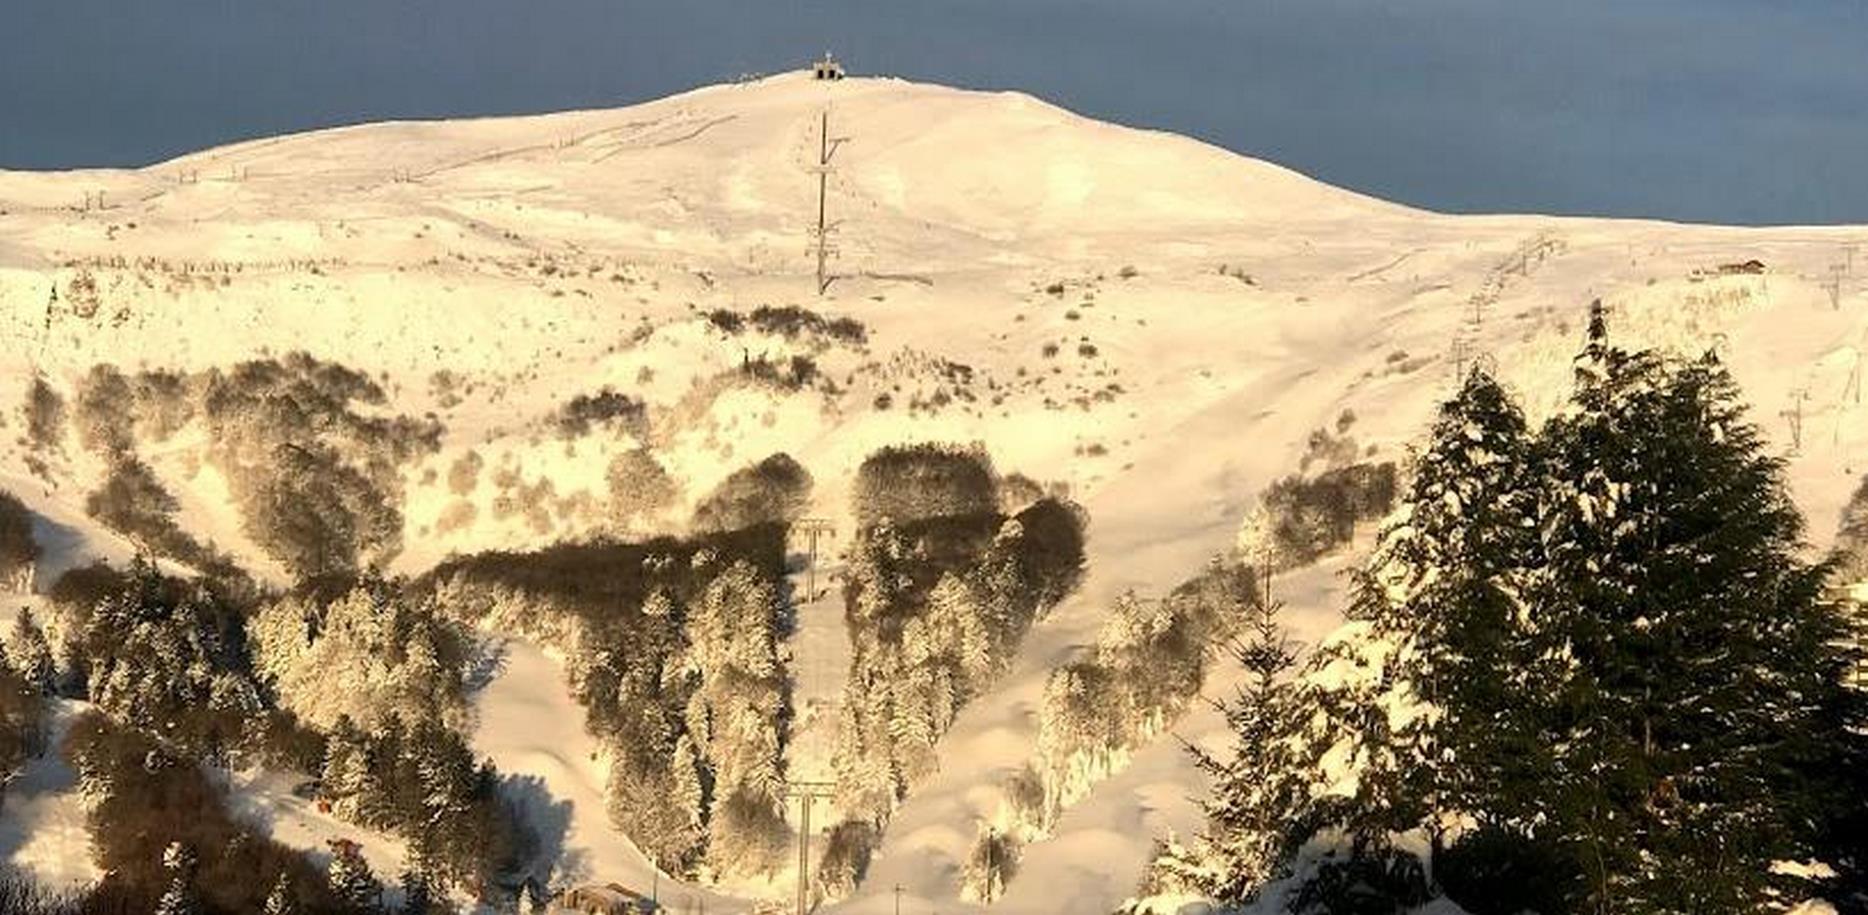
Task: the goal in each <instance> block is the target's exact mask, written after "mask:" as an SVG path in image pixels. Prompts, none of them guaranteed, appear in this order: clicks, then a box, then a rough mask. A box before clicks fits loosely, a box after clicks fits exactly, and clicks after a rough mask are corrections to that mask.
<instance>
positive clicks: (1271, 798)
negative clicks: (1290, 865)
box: [1188, 574, 1304, 902]
mask: <svg viewBox="0 0 1868 915" xmlns="http://www.w3.org/2000/svg"><path fill="white" fill-rule="evenodd" d="M1264 581H1265V583H1266V584H1265V589H1266V590H1267V591H1269V589H1270V576H1269V575H1268V574H1267V575H1266V576H1265V577H1264ZM1281 609H1283V605H1282V604H1279V603H1277V602H1276V601H1274V600H1272V599H1271V596H1270V595H1269V594H1265V595H1261V596H1260V597H1259V599H1258V600H1256V601H1253V606H1251V607H1250V608H1249V612H1250V617H1249V620H1250V621H1249V623H1248V624H1247V627H1246V631H1245V633H1244V634H1243V635H1242V636H1241V637H1240V638H1239V639H1237V640H1236V641H1234V642H1233V643H1232V644H1231V645H1230V649H1231V653H1232V656H1233V658H1234V660H1236V661H1237V662H1238V663H1239V665H1240V666H1241V667H1243V668H1244V670H1245V672H1246V680H1245V683H1244V684H1243V685H1242V686H1241V687H1240V690H1239V694H1238V695H1237V696H1236V697H1234V699H1233V700H1232V701H1231V702H1230V703H1228V704H1227V705H1226V706H1225V708H1224V711H1225V714H1226V723H1227V724H1228V725H1229V727H1230V730H1231V731H1232V733H1234V734H1236V735H1238V738H1239V743H1238V749H1237V752H1236V753H1235V754H1234V755H1233V757H1232V758H1230V759H1220V758H1216V757H1214V756H1211V755H1208V754H1206V753H1202V752H1199V751H1195V753H1194V759H1195V762H1197V763H1198V764H1199V765H1200V767H1201V768H1202V769H1205V770H1206V771H1207V773H1208V774H1209V775H1211V776H1212V778H1213V794H1212V798H1211V799H1210V800H1208V801H1207V802H1206V814H1207V820H1208V831H1207V834H1206V836H1205V837H1204V850H1205V857H1206V858H1207V863H1206V864H1205V865H1204V866H1203V867H1200V868H1197V869H1196V868H1188V870H1190V871H1194V870H1197V872H1198V873H1199V874H1200V876H1201V879H1202V881H1203V882H1205V883H1207V884H1208V885H1207V886H1206V887H1205V889H1206V891H1207V892H1210V893H1212V894H1213V895H1214V897H1215V898H1218V899H1220V900H1224V901H1229V902H1244V901H1249V900H1251V899H1253V898H1255V897H1256V895H1257V892H1258V888H1259V887H1261V886H1263V885H1264V884H1265V883H1267V882H1269V881H1271V880H1273V879H1276V878H1277V877H1280V876H1282V875H1283V874H1284V873H1285V872H1286V870H1287V867H1286V862H1287V861H1288V859H1289V856H1290V853H1291V851H1292V850H1293V845H1292V839H1293V833H1294V831H1295V827H1296V824H1295V822H1294V821H1295V819H1296V818H1297V817H1298V815H1299V814H1300V813H1301V812H1302V806H1303V801H1304V797H1303V794H1302V782H1301V779H1299V778H1297V777H1295V772H1294V770H1295V769H1296V768H1297V767H1296V766H1295V765H1294V762H1295V760H1294V758H1293V755H1292V748H1291V745H1290V744H1289V738H1290V736H1291V734H1292V732H1293V730H1294V727H1293V725H1292V723H1291V719H1292V716H1293V715H1294V714H1296V713H1297V712H1298V711H1299V709H1298V708H1297V706H1296V705H1295V704H1294V703H1293V702H1292V697H1291V693H1290V686H1289V684H1288V683H1286V682H1285V681H1284V677H1285V675H1286V673H1287V672H1288V671H1289V670H1290V668H1291V666H1292V665H1293V664H1294V663H1295V662H1296V659H1297V652H1296V648H1295V646H1293V645H1292V644H1291V641H1290V638H1289V636H1288V635H1286V633H1285V631H1284V627H1283V625H1282V624H1281V623H1279V621H1278V612H1279V611H1280V610H1281Z"/></svg>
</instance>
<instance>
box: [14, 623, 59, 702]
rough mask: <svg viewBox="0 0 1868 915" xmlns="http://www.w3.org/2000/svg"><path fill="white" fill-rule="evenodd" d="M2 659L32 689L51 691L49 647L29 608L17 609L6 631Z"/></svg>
mask: <svg viewBox="0 0 1868 915" xmlns="http://www.w3.org/2000/svg"><path fill="white" fill-rule="evenodd" d="M6 660H7V664H8V666H10V667H12V668H13V670H14V671H15V672H16V673H18V674H19V675H20V677H22V678H23V679H24V680H25V681H26V683H27V684H28V685H29V686H31V687H32V688H33V689H36V690H38V691H39V692H41V693H48V694H49V693H51V692H52V688H53V686H54V685H55V683H56V681H57V676H58V670H57V667H56V665H54V664H53V662H52V646H51V645H50V643H48V642H47V641H46V637H45V630H44V629H42V628H40V626H39V623H38V620H36V619H34V618H33V614H32V610H31V609H21V610H20V612H19V617H18V618H17V619H15V620H14V621H13V629H12V631H11V632H9V633H7V638H6Z"/></svg>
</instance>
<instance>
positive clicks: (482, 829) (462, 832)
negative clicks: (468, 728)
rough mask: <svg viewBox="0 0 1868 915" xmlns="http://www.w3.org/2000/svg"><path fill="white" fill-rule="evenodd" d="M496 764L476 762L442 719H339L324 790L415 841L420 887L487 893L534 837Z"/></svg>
mask: <svg viewBox="0 0 1868 915" xmlns="http://www.w3.org/2000/svg"><path fill="white" fill-rule="evenodd" d="M499 785H500V776H499V772H498V771H497V770H496V769H494V768H493V765H492V763H490V762H476V761H475V759H474V755H473V751H472V749H471V748H469V747H468V746H467V742H466V741H465V740H464V739H463V738H462V737H461V736H460V734H459V733H458V732H456V731H454V730H453V729H451V728H449V727H447V726H446V725H444V724H442V723H441V722H440V721H439V720H438V717H437V716H432V715H431V716H427V717H419V718H414V719H411V720H410V721H409V722H408V723H406V724H405V723H404V722H403V719H402V718H401V717H400V716H399V715H397V714H395V713H394V712H391V713H389V714H387V715H386V716H384V717H383V718H382V719H381V720H380V721H379V723H378V724H377V725H376V727H374V728H373V729H369V730H365V729H363V728H360V727H359V726H357V725H356V724H354V723H352V722H351V720H350V718H349V717H347V716H345V717H339V718H338V719H337V723H336V724H335V725H334V726H333V727H332V728H331V731H330V734H329V736H328V737H327V738H326V742H325V753H324V767H323V770H322V779H321V787H320V790H321V792H322V796H323V797H324V798H325V799H327V800H329V801H330V802H331V804H332V810H333V812H335V813H336V814H337V815H338V816H341V817H343V818H344V819H347V820H349V821H351V822H353V823H359V824H362V825H365V826H369V827H371V828H372V829H379V830H383V831H386V832H392V833H395V834H398V835H400V836H402V837H403V838H404V839H405V840H407V842H408V848H409V860H408V862H407V866H408V871H409V875H410V877H411V880H412V882H415V883H418V884H420V885H421V886H422V887H423V888H425V889H427V890H430V891H434V892H437V893H440V892H443V891H445V890H446V889H447V888H450V887H460V888H463V889H466V890H468V891H471V892H474V893H479V894H484V893H486V892H488V891H489V890H490V888H491V887H492V886H493V884H494V882H495V880H496V878H499V877H502V876H504V875H505V874H506V873H508V872H509V871H510V870H511V869H512V866H513V864H514V863H515V862H516V861H517V860H518V859H519V858H520V857H522V852H523V851H524V846H525V845H526V844H527V837H526V836H525V835H523V833H522V831H521V829H520V828H519V826H518V825H517V823H516V820H515V818H514V816H513V814H512V812H511V811H510V810H508V809H507V807H506V805H505V803H504V802H503V801H502V799H501V796H500V794H499Z"/></svg>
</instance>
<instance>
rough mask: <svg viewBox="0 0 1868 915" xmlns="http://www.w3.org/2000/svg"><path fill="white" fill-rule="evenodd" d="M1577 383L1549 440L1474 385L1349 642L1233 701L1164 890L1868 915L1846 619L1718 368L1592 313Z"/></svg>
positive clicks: (1861, 741)
mask: <svg viewBox="0 0 1868 915" xmlns="http://www.w3.org/2000/svg"><path fill="white" fill-rule="evenodd" d="M1576 377H1577V380H1576V386H1575V391H1574V395H1573V398H1572V401H1571V403H1570V405H1569V407H1568V409H1567V410H1565V411H1563V412H1562V413H1560V414H1559V415H1558V416H1557V417H1555V418H1553V419H1551V420H1550V421H1548V422H1546V423H1545V424H1543V425H1542V427H1541V428H1534V427H1532V426H1531V425H1530V424H1528V423H1527V422H1526V421H1525V419H1524V417H1523V415H1522V414H1521V412H1520V411H1519V409H1518V408H1517V406H1516V405H1515V404H1514V403H1513V402H1512V399H1511V397H1510V396H1509V394H1508V393H1507V392H1506V391H1505V390H1504V389H1503V388H1502V387H1501V386H1500V385H1499V384H1498V383H1497V382H1496V381H1494V380H1493V379H1492V378H1490V377H1488V376H1487V375H1486V374H1485V373H1484V372H1482V371H1475V372H1474V373H1473V374H1472V375H1471V376H1470V377H1468V378H1467V379H1466V381H1465V384H1464V386H1463V388H1462V389H1461V390H1460V392H1459V393H1458V395H1457V396H1456V397H1455V398H1454V399H1453V400H1452V401H1451V402H1450V403H1448V404H1447V405H1446V406H1445V407H1444V408H1443V410H1442V412H1441V414H1440V416H1439V419H1438V421H1437V423H1436V425H1435V426H1434V429H1433V431H1432V433H1431V436H1430V438H1429V441H1428V442H1427V444H1426V446H1425V448H1424V450H1423V452H1422V454H1421V456H1420V460H1419V465H1418V468H1417V470H1416V473H1415V475H1414V479H1413V480H1412V482H1411V484H1410V485H1409V487H1408V489H1407V492H1406V498H1405V506H1404V510H1403V511H1402V513H1401V514H1400V515H1398V516H1397V520H1396V521H1395V522H1394V523H1392V524H1391V525H1390V526H1389V527H1388V528H1387V529H1386V530H1385V531H1384V534H1383V536H1382V538H1381V540H1380V543H1379V544H1378V546H1377V549H1376V551H1375V552H1374V554H1373V555H1372V556H1371V558H1370V559H1369V561H1368V563H1367V565H1366V566H1365V567H1364V568H1363V569H1362V570H1360V572H1359V573H1358V574H1357V576H1356V580H1355V587H1354V589H1353V598H1352V604H1351V606H1350V608H1349V616H1350V619H1351V621H1350V623H1349V624H1348V625H1347V626H1346V627H1345V629H1344V630H1343V631H1342V633H1340V634H1339V636H1338V637H1337V638H1335V639H1333V640H1332V641H1331V642H1329V643H1326V644H1325V645H1324V646H1322V647H1321V648H1320V649H1319V650H1318V652H1317V653H1316V654H1315V656H1314V657H1313V658H1312V659H1311V660H1310V661H1308V662H1307V664H1306V666H1305V668H1304V670H1303V671H1302V674H1301V676H1300V677H1298V678H1297V679H1296V680H1295V681H1294V682H1291V683H1289V684H1286V683H1283V682H1281V681H1280V680H1279V679H1278V678H1277V677H1276V676H1268V677H1266V678H1265V679H1264V680H1263V681H1261V682H1258V683H1256V684H1255V685H1253V686H1252V687H1251V688H1250V689H1248V691H1247V692H1246V694H1245V695H1244V696H1242V697H1241V698H1240V700H1239V701H1238V702H1235V703H1234V704H1233V705H1232V706H1231V708H1230V709H1229V719H1230V720H1231V722H1232V725H1233V727H1234V729H1235V730H1237V731H1238V733H1239V737H1240V746H1239V752H1238V754H1237V755H1236V756H1235V757H1233V758H1230V759H1204V760H1203V762H1204V763H1205V765H1206V766H1207V767H1208V768H1209V769H1211V770H1212V772H1213V774H1214V776H1215V788H1214V796H1213V800H1212V802H1211V805H1210V807H1209V816H1210V831H1209V834H1208V835H1207V837H1206V841H1205V843H1204V845H1203V846H1202V847H1201V848H1199V849H1197V850H1195V851H1192V852H1188V853H1187V854H1186V855H1184V856H1180V857H1179V858H1178V860H1176V861H1171V862H1166V863H1165V864H1164V865H1163V867H1165V868H1167V869H1169V870H1173V871H1175V872H1177V873H1181V874H1183V875H1189V876H1190V879H1192V880H1193V881H1194V882H1196V883H1198V884H1199V885H1200V886H1201V888H1202V889H1203V890H1204V892H1206V893H1208V894H1210V895H1212V896H1214V897H1216V898H1218V899H1221V900H1224V901H1228V902H1240V901H1244V900H1248V899H1251V898H1252V897H1253V896H1254V895H1255V894H1256V893H1258V892H1259V891H1260V890H1261V889H1262V888H1263V887H1265V886H1266V885H1267V884H1268V883H1270V882H1272V881H1275V880H1278V879H1280V878H1284V877H1291V878H1292V879H1293V880H1295V881H1296V883H1297V889H1296V890H1295V891H1294V892H1293V893H1292V894H1291V895H1289V896H1287V897H1286V898H1287V900H1289V901H1290V903H1291V905H1292V906H1293V907H1294V908H1298V909H1300V910H1316V911H1349V910H1352V908H1353V910H1355V911H1398V910H1400V909H1402V908H1404V907H1406V906H1409V905H1412V904H1415V903H1417V902H1419V901H1421V900H1424V899H1426V898H1429V897H1430V896H1432V895H1435V894H1444V895H1445V896H1447V897H1448V898H1451V899H1452V900H1453V901H1455V902H1457V903H1458V904H1460V905H1461V906H1463V907H1464V908H1466V910H1468V911H1471V912H1474V913H1476V915H1490V913H1510V912H1518V911H1522V910H1527V909H1528V910H1535V911H1539V912H1544V913H1562V912H1655V913H1667V912H1681V913H1686V912H1753V911H1771V910H1777V909H1781V908H1784V907H1786V906H1787V905H1788V904H1790V903H1792V902H1794V901H1796V900H1797V899H1800V898H1808V897H1810V896H1816V895H1820V896H1824V897H1826V898H1828V899H1830V900H1832V901H1834V902H1835V903H1837V904H1838V905H1840V906H1842V907H1844V908H1849V909H1851V910H1856V909H1859V908H1860V907H1862V906H1863V905H1864V904H1868V847H1865V845H1868V840H1865V839H1864V837H1868V829H1865V828H1864V824H1865V823H1868V803H1864V800H1863V799H1864V798H1868V784H1865V783H1864V782H1863V772H1864V771H1868V770H1865V769H1864V766H1863V763H1864V761H1868V737H1865V736H1864V735H1868V704H1865V702H1868V696H1864V694H1863V692H1862V691H1860V690H1859V689H1858V688H1855V687H1854V686H1852V685H1851V677H1853V676H1855V675H1857V672H1858V671H1859V670H1860V664H1861V662H1862V658H1861V656H1860V652H1859V647H1858V646H1859V645H1860V644H1861V642H1860V639H1861V632H1862V630H1861V622H1862V620H1861V609H1860V608H1859V607H1855V606H1852V605H1851V604H1850V603H1849V602H1847V601H1845V600H1842V599H1839V598H1838V597H1837V596H1836V595H1835V594H1834V593H1833V592H1832V591H1831V589H1830V588H1829V587H1828V583H1829V582H1828V579H1829V577H1830V574H1831V572H1832V568H1831V566H1830V565H1828V564H1812V563H1810V562H1807V561H1805V560H1804V559H1802V558H1801V555H1800V554H1801V548H1802V539H1801V538H1802V531H1803V522H1802V518H1801V516H1800V515H1799V514H1798V512H1797V510H1796V508H1795V506H1794V504H1793V503H1792V502H1791V499H1790V497H1789V495H1788V494H1787V492H1786V490H1785V486H1784V483H1783V477H1782V469H1781V464H1780V462H1779V461H1778V460H1777V459H1775V458H1772V457H1769V456H1767V455H1766V454H1765V452H1764V447H1763V444H1762V442H1761V440H1760V436H1759V433H1758V431H1757V429H1756V428H1755V427H1754V426H1753V425H1752V424H1751V423H1750V422H1749V421H1748V420H1747V419H1746V417H1745V415H1744V412H1745V411H1744V407H1743V405H1742V403H1741V401H1740V398H1739V395H1738V393H1737V390H1736V386H1735V385H1734V384H1733V382H1732V380H1731V378H1730V376H1729V375H1728V373H1727V372H1726V370H1725V369H1724V368H1723V367H1722V366H1720V365H1719V363H1718V362H1717V360H1716V359H1714V358H1712V357H1711V356H1707V357H1704V358H1701V359H1697V360H1683V359H1679V358H1673V357H1667V356H1663V355H1660V354H1656V353H1652V352H1626V351H1623V350H1620V349H1618V348H1615V347H1613V346H1611V345H1610V344H1609V342H1608V341H1607V339H1606V331H1605V329H1604V326H1603V322H1602V317H1601V313H1600V311H1599V310H1598V311H1597V313H1596V314H1595V315H1594V317H1593V320H1592V322H1591V328H1590V336H1589V342H1588V346H1587V348H1586V349H1585V351H1584V352H1583V354H1582V355H1581V356H1580V357H1579V358H1578V360H1577V373H1576ZM1279 638H1280V637H1279V636H1278V634H1277V633H1276V631H1275V627H1273V629H1272V630H1270V631H1268V632H1267V634H1265V635H1264V636H1263V637H1262V638H1261V639H1258V640H1255V641H1254V644H1255V645H1259V644H1263V645H1275V644H1277V641H1278V639H1279ZM1264 657H1266V658H1267V659H1268V660H1267V670H1275V669H1276V668H1278V667H1279V666H1280V665H1282V664H1288V663H1289V661H1288V656H1286V655H1281V654H1278V653H1277V652H1275V651H1273V652H1268V653H1266V654H1265V655H1264ZM1349 775H1353V776H1354V777H1353V778H1345V777H1344V776H1349ZM1407 835H1411V836H1415V837H1417V841H1418V842H1419V843H1420V844H1421V845H1424V846H1425V848H1426V852H1425V854H1424V855H1421V856H1416V855H1414V854H1412V853H1409V852H1407V851H1405V850H1403V843H1402V842H1401V841H1400V840H1399V839H1398V837H1401V836H1407ZM1319 845H1323V846H1327V848H1328V849H1329V851H1328V852H1327V853H1324V854H1318V853H1317V852H1316V848H1317V847H1318V846H1319ZM1306 846H1309V847H1310V849H1311V851H1310V852H1309V853H1308V854H1307V855H1306V856H1305V857H1302V858H1300V857H1299V852H1300V849H1303V848H1305V847H1306ZM1300 862H1303V866H1302V867H1301V868H1299V867H1298V865H1299V863H1300ZM1786 862H1791V863H1800V864H1802V865H1804V866H1803V867H1799V868H1786V867H1783V866H1782V864H1783V863H1786ZM1818 863H1820V865H1821V866H1815V865H1816V864H1818ZM1294 870H1295V873H1294ZM1811 875H1816V876H1811ZM1287 885H1289V884H1288V883H1287Z"/></svg>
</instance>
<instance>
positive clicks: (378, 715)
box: [247, 580, 481, 731]
mask: <svg viewBox="0 0 1868 915" xmlns="http://www.w3.org/2000/svg"><path fill="white" fill-rule="evenodd" d="M247 627H248V631H249V632H250V633H251V635H252V643H253V661H254V667H255V669H256V671H257V672H258V674H259V676H260V679H261V681H262V682H264V683H265V684H266V685H267V686H268V687H269V688H270V689H271V690H272V691H273V694H274V695H275V696H276V697H277V700H278V702H279V704H280V705H281V706H283V707H285V708H286V709H288V710H290V711H291V712H293V713H294V714H296V715H297V716H298V717H299V719H300V720H302V721H305V722H306V723H308V724H311V725H313V726H315V727H318V728H320V729H323V730H329V729H331V728H333V727H335V726H336V725H337V723H338V720H339V719H340V718H348V719H349V720H350V721H351V722H353V723H354V724H355V725H356V726H358V727H361V728H363V729H364V730H366V731H375V730H377V729H378V728H379V727H380V726H381V725H382V724H383V722H384V721H386V720H387V719H388V718H390V717H391V716H396V717H400V718H401V719H402V720H404V721H437V722H443V723H446V724H449V725H451V726H454V727H456V728H460V727H464V726H465V725H466V724H467V697H466V692H467V690H466V682H465V680H466V677H467V674H468V671H469V670H471V669H472V667H473V666H474V662H475V660H476V659H477V658H478V657H479V656H480V654H481V652H480V649H479V646H478V644H477V643H476V642H475V640H474V639H473V638H472V637H471V635H470V634H469V633H468V632H467V630H466V628H465V627H464V626H463V625H461V624H460V623H459V622H457V621H455V620H453V619H450V618H448V617H447V616H445V615H443V614H442V613H441V612H440V610H439V609H438V607H437V605H436V603H435V600H434V598H433V596H432V595H422V596H416V595H409V594H405V593H403V591H402V589H400V588H398V587H397V586H396V585H394V584H392V583H389V582H385V581H382V580H365V581H362V582H359V583H358V584H356V585H355V586H354V587H352V588H351V589H350V590H349V591H348V592H346V593H344V594H343V595H342V596H340V597H338V598H336V599H335V600H329V601H326V600H322V599H320V598H319V596H318V595H317V593H316V592H315V591H312V590H303V591H301V592H300V593H299V594H296V595H292V596H288V597H285V598H283V599H280V600H277V601H273V602H271V603H269V604H267V605H265V606H264V607H262V608H261V609H260V611H259V612H258V613H257V614H255V615H254V616H253V617H252V618H251V619H250V620H248V623H247Z"/></svg>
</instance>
